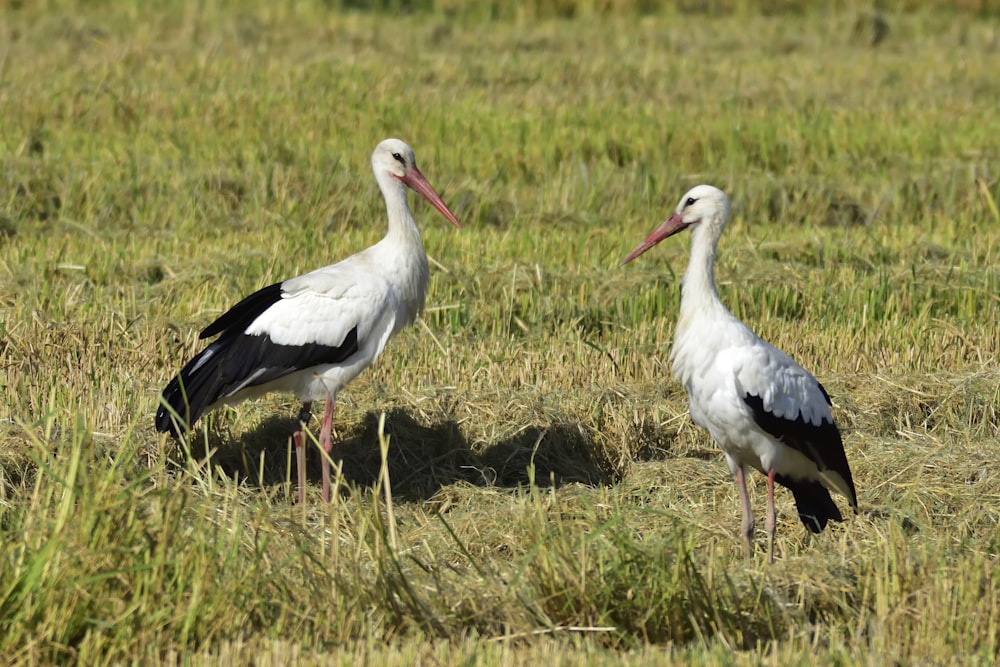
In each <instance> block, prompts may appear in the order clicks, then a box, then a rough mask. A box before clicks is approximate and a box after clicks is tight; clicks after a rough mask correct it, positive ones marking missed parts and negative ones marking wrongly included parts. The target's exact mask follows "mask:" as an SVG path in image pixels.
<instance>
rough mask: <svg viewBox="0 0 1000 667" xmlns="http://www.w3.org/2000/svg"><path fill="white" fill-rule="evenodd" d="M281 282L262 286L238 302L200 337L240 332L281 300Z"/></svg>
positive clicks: (206, 328)
mask: <svg viewBox="0 0 1000 667" xmlns="http://www.w3.org/2000/svg"><path fill="white" fill-rule="evenodd" d="M281 285H282V284H281V283H275V284H273V285H268V286H267V287H262V288H260V289H259V290H257V291H256V292H254V293H253V294H251V295H250V296H248V297H245V298H244V299H243V300H241V301H240V302H239V303H238V304H236V305H235V306H233V307H232V308H230V309H229V310H227V311H226V312H225V313H224V314H223V315H222V316H221V317H219V319H217V320H215V321H214V322H212V323H211V324H209V325H208V326H207V327H205V330H204V331H202V332H201V334H200V335H199V336H198V338H211V337H212V336H214V335H215V334H219V333H222V332H224V331H225V332H228V333H232V334H240V333H243V331H245V330H246V328H247V327H248V326H250V323H251V322H253V321H254V320H255V319H257V318H258V317H260V316H261V314H262V313H263V312H264V311H265V310H267V309H268V308H270V307H271V306H273V305H274V304H276V303H277V302H278V301H281Z"/></svg>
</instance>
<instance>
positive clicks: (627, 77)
mask: <svg viewBox="0 0 1000 667" xmlns="http://www.w3.org/2000/svg"><path fill="white" fill-rule="evenodd" d="M334 4H336V3H334ZM390 4H391V3H390ZM640 4H641V3H627V2H623V3H609V4H608V5H606V4H604V3H589V4H588V3H534V4H531V3H519V4H517V5H516V9H517V12H519V13H514V14H510V15H508V14H505V13H504V12H505V11H507V10H504V11H499V10H497V11H499V13H500V14H501V16H498V17H496V18H489V12H490V9H489V7H487V6H486V5H485V4H474V5H473V4H470V5H469V7H470V9H469V10H468V11H467V12H464V13H463V12H458V13H449V11H448V10H447V8H446V7H443V6H440V5H437V4H435V5H434V6H433V7H429V9H428V8H426V7H424V5H423V4H421V3H415V4H414V5H413V8H414V11H413V12H412V13H410V14H405V15H395V14H394V13H392V12H388V13H384V14H378V13H368V12H363V11H356V10H352V9H350V8H340V7H333V8H330V7H325V6H321V5H320V4H317V3H310V2H292V3H284V4H281V5H269V6H267V7H249V6H247V7H244V6H240V5H229V4H224V3H223V4H214V3H208V4H205V3H201V4H199V3H188V2H179V3H176V4H171V5H169V6H163V7H154V8H149V7H147V6H145V5H140V4H129V3H108V4H107V5H106V6H102V7H101V8H99V9H97V8H90V7H82V6H76V5H70V4H62V3H59V2H53V3H49V5H47V6H45V7H42V6H36V5H31V4H30V3H26V4H25V5H24V6H22V7H20V8H15V7H12V6H6V7H4V8H3V9H0V12H2V18H0V39H2V43H0V176H2V178H0V309H2V311H0V312H2V319H0V401H2V402H0V406H2V407H0V418H2V419H0V662H5V663H9V664H28V663H30V664H39V663H51V662H71V661H76V662H80V663H84V664H92V663H121V662H137V663H144V662H166V663H181V662H183V663H186V664H187V663H199V664H231V663H233V662H250V661H252V662H255V663H260V664H269V663H273V664H287V663H289V662H301V663H304V664H310V663H323V664H329V663H331V662H332V663H335V664H357V663H358V662H360V661H367V662H371V663H375V662H378V663H379V664H414V663H418V664H419V663H423V664H431V663H433V664H438V663H448V664H450V663H462V664H467V663H476V664H479V663H482V664H501V665H505V664H522V663H524V662H537V661H541V660H544V661H546V662H548V663H552V664H558V665H563V664H565V665H571V664H605V663H606V664H612V663H613V664H655V663H671V662H680V661H699V662H709V663H725V664H730V663H732V662H738V663H753V664H757V663H760V662H771V663H777V664H805V663H815V662H825V663H846V662H850V663H859V662H860V663H871V664H885V663H888V662H899V663H907V664H908V663H913V662H928V663H933V664H949V663H969V662H977V661H978V662H982V663H989V662H991V661H993V660H994V659H995V657H996V654H997V650H998V641H1000V598H998V595H1000V588H998V586H997V584H996V583H995V581H994V576H993V572H994V569H995V566H996V559H997V551H998V548H1000V538H998V535H1000V533H998V523H1000V516H998V515H1000V474H998V473H997V472H995V470H994V469H995V468H996V466H995V465H994V464H993V462H994V460H995V458H996V453H997V448H998V446H1000V442H998V437H997V433H998V429H1000V415H998V411H1000V389H998V386H1000V370H998V367H997V364H996V358H997V354H998V352H1000V349H998V348H1000V330H998V321H1000V298H998V296H997V295H998V291H1000V290H998V286H1000V279H998V278H1000V274H998V271H997V264H998V261H997V260H998V254H997V253H998V247H1000V224H998V223H1000V214H998V211H997V201H998V199H1000V185H998V180H997V174H998V172H1000V155H998V153H997V149H996V145H995V144H996V142H995V137H996V136H1000V125H998V123H1000V121H998V119H997V117H996V114H995V113H992V111H993V109H994V107H995V100H996V99H997V93H998V91H997V82H996V76H995V73H996V71H997V70H996V64H997V54H998V52H1000V51H998V42H997V37H996V35H997V32H996V27H995V25H993V23H991V21H990V20H989V19H987V18H983V17H982V16H981V15H979V14H977V13H976V12H975V11H973V12H968V11H957V10H956V11H951V10H949V11H945V12H943V13H935V11H934V10H931V9H923V10H920V11H914V12H908V11H905V10H907V7H906V6H905V3H899V4H897V5H894V6H887V7H885V8H884V10H883V14H882V16H883V17H884V20H886V21H888V24H889V27H890V30H889V32H888V34H887V36H885V37H883V38H882V39H881V41H880V43H878V44H876V45H873V44H872V38H871V37H870V36H868V37H865V35H862V36H861V37H860V38H859V37H858V36H857V35H856V31H855V29H856V24H857V22H858V20H859V17H860V18H862V20H867V18H869V17H870V14H869V13H867V12H866V11H862V10H859V9H855V8H854V6H853V5H852V6H846V5H845V6H843V7H837V8H834V9H831V10H828V11H824V12H819V11H805V10H804V9H803V8H802V7H799V9H802V11H793V9H795V7H796V6H798V5H796V4H795V3H786V6H785V7H784V9H783V10H782V11H780V12H778V13H776V14H769V13H765V12H762V11H760V9H759V7H758V6H757V5H756V4H754V3H721V2H720V3H714V4H713V6H714V7H717V8H719V9H720V11H718V12H711V11H709V12H690V11H689V9H686V8H684V7H681V6H680V5H678V6H676V7H671V8H668V9H665V10H663V11H661V12H651V13H646V12H645V11H644V10H643V7H641V6H640ZM710 4H711V3H710ZM557 5H558V6H557ZM610 5H614V7H615V8H616V11H615V12H611V13H610V14H601V12H603V11H604V8H605V7H606V6H610ZM793 5H794V6H793ZM505 7H508V6H506V5H505ZM509 7H511V8H513V7H515V6H514V5H510V6H509ZM565 8H570V9H572V11H573V12H574V14H575V18H573V19H572V20H565V19H554V18H549V17H552V16H555V15H565V13H566V11H568V10H566V9H565ZM425 9H427V11H424V10H425ZM974 9H975V10H977V11H983V12H989V11H992V10H991V8H990V7H989V6H988V3H983V4H982V5H981V6H979V7H976V8H974ZM723 10H724V11H723ZM510 11H513V9H512V10H510ZM595 14H596V15H599V16H595ZM862 28H864V29H870V28H866V27H865V26H864V25H862ZM389 135H400V136H402V137H403V138H404V139H406V140H408V141H409V142H410V143H411V144H412V145H413V146H414V148H415V149H416V151H417V154H418V157H419V159H420V164H421V168H422V169H423V170H424V172H425V173H427V175H428V176H429V177H431V179H432V181H433V182H434V183H435V185H436V186H437V187H438V188H439V189H440V190H441V191H442V193H443V194H444V196H445V199H446V200H447V201H448V202H449V203H450V204H451V205H452V206H453V208H454V209H455V210H456V212H457V213H458V214H459V217H460V218H461V219H462V221H463V223H464V228H463V230H462V231H461V232H457V233H456V232H455V231H454V230H451V229H447V228H445V226H444V225H439V224H437V221H431V216H430V215H429V211H428V210H427V208H426V207H425V206H423V205H421V204H418V205H417V207H416V212H417V217H418V220H419V221H420V222H421V226H422V228H423V229H424V240H425V245H426V247H427V249H428V251H429V253H430V254H431V256H432V258H433V260H434V267H435V268H434V270H433V276H432V281H431V286H430V290H429V306H430V308H429V309H428V311H427V313H425V316H424V319H423V322H422V323H418V325H416V326H414V327H412V328H410V329H408V330H406V331H404V332H403V333H402V334H401V335H400V336H398V337H397V338H396V339H395V340H393V341H392V343H391V344H390V346H389V348H388V349H387V351H386V354H385V356H384V357H383V359H382V360H381V361H380V362H379V363H378V364H377V365H376V366H375V367H373V368H372V369H370V370H369V372H368V373H366V374H365V375H363V376H362V377H360V378H359V379H358V380H357V381H356V382H355V383H354V384H352V385H351V386H350V387H349V388H348V390H346V391H345V392H344V393H343V394H342V395H341V397H340V408H339V412H338V413H337V418H336V429H337V431H338V433H337V435H338V447H337V450H336V451H337V453H338V454H339V455H342V456H343V461H342V465H341V468H340V478H339V484H340V485H339V487H338V488H339V491H340V492H339V493H338V494H337V497H336V500H335V502H334V503H332V504H331V505H330V506H328V507H327V506H322V505H321V504H320V503H319V502H318V498H319V492H318V489H317V488H314V489H311V490H310V493H309V497H308V502H307V504H306V506H305V507H297V506H295V505H293V504H292V503H291V501H290V495H291V494H290V493H289V472H288V471H289V467H288V462H289V456H290V452H289V448H288V443H287V434H288V431H289V426H290V424H291V420H292V418H293V416H294V406H293V401H292V400H291V399H290V398H289V397H281V396H272V397H268V398H265V399H262V400H260V401H257V402H254V403H249V404H244V405H241V406H239V407H237V408H235V409H226V410H224V411H220V412H219V413H216V414H214V415H212V416H211V417H209V418H208V419H206V420H205V421H204V422H203V423H202V426H201V427H200V428H198V429H196V430H195V431H194V432H193V433H192V436H191V439H190V441H189V442H186V443H183V444H177V443H174V442H172V441H170V440H168V439H165V438H163V437H161V436H158V435H157V434H156V433H155V432H154V430H153V425H152V415H153V412H154V410H155V407H156V398H157V394H158V391H159V390H160V389H161V388H162V386H163V384H164V383H165V382H166V380H167V379H168V378H169V377H170V375H171V374H172V373H173V372H175V371H176V369H177V368H178V366H179V364H180V363H181V362H182V361H183V359H185V358H186V357H187V356H188V355H190V354H191V353H192V352H193V351H194V350H195V348H196V347H197V344H198V342H197V340H196V335H197V332H198V331H199V330H200V329H201V328H202V327H204V325H205V324H207V323H208V322H209V321H210V320H211V319H212V318H213V317H214V316H216V315H217V314H219V313H220V312H221V310H222V309H224V308H226V307H227V306H229V305H231V304H232V303H234V302H235V300H236V299H238V298H239V297H240V296H242V295H244V294H246V293H248V292H249V291H250V290H252V289H255V288H257V287H260V286H262V285H264V284H267V283H269V282H271V281H274V280H278V279H281V278H283V277H287V276H291V275H295V274H297V273H299V272H302V271H305V270H307V269H311V268H315V267H317V266H322V265H324V264H326V263H329V262H330V261H332V260H334V259H336V258H339V257H342V256H345V255H346V254H349V253H351V252H354V251H356V250H358V249H360V248H362V247H364V246H365V245H367V244H370V243H371V242H373V241H374V240H375V239H377V238H378V236H379V235H380V234H381V233H382V231H383V228H384V227H383V226H384V221H383V215H384V214H383V211H382V210H381V208H380V207H381V203H380V201H379V200H378V197H377V193H376V190H375V187H374V185H373V183H372V182H371V176H370V172H369V170H368V163H367V159H368V155H369V153H370V151H371V150H372V148H373V146H374V145H375V143H376V142H377V141H379V140H380V139H382V138H384V137H385V136H389ZM701 181H709V182H713V183H715V184H716V185H719V186H721V187H724V188H725V189H726V190H727V191H728V192H729V193H730V195H731V196H732V198H733V201H734V215H735V218H734V221H733V224H732V225H731V227H730V229H729V231H728V232H727V235H726V236H725V237H724V239H723V241H722V246H721V256H720V260H719V266H718V270H717V273H718V276H719V278H720V280H721V283H722V284H721V291H722V295H723V298H724V300H725V301H726V302H727V303H728V304H730V305H731V307H732V309H733V310H734V312H736V313H737V314H738V315H739V316H740V317H742V318H743V319H745V320H746V321H747V322H748V323H749V324H750V325H751V326H752V327H753V328H754V329H755V330H756V331H757V332H758V333H760V334H761V335H762V336H764V337H765V338H767V339H768V340H770V341H772V342H773V343H775V344H776V345H778V346H779V347H781V348H783V349H785V350H787V351H789V352H790V353H791V354H792V355H793V356H794V357H795V358H796V359H797V360H799V361H800V362H801V363H802V364H803V365H804V366H806V367H807V368H810V369H811V370H813V371H815V373H816V375H817V376H818V377H820V379H821V380H822V381H823V383H824V385H825V386H826V388H827V389H828V390H829V392H830V394H831V395H832V396H833V398H834V402H835V414H836V417H837V419H838V422H839V423H840V424H841V426H842V429H843V430H844V432H845V443H846V448H847V451H848V456H849V458H850V461H851V465H852V468H853V471H854V476H855V480H856V483H857V486H858V490H859V499H860V504H861V508H860V511H859V513H858V514H857V515H856V516H852V517H850V518H849V519H848V520H847V521H846V522H844V523H843V524H838V525H836V526H833V527H831V528H830V529H829V530H827V531H826V532H824V533H823V534H821V535H819V536H817V537H810V536H808V535H806V533H805V532H804V531H803V530H802V528H801V526H800V525H799V524H798V522H797V520H796V518H795V516H794V511H793V508H792V504H791V499H790V498H789V497H787V495H786V494H780V495H779V497H778V500H779V507H778V510H779V519H780V522H781V525H780V526H779V531H778V534H779V544H778V546H779V550H780V562H779V563H777V564H776V565H775V566H774V567H768V566H766V564H765V563H764V561H765V560H766V559H764V558H760V557H758V558H754V559H750V560H748V559H745V558H744V557H743V555H742V551H741V548H742V545H741V543H740V541H739V539H738V538H737V527H738V522H739V512H738V500H737V496H736V490H735V486H734V484H733V483H732V481H731V480H730V479H729V475H728V472H727V469H726V466H725V465H724V463H723V462H722V460H721V457H720V455H719V453H718V452H717V451H716V449H715V448H714V447H713V446H712V444H711V442H710V441H709V439H708V437H707V436H706V434H705V433H703V432H702V431H700V430H699V429H697V428H696V427H694V426H693V425H692V424H691V423H690V420H689V418H688V416H687V413H686V398H685V397H684V395H683V392H682V390H681V388H680V387H679V386H678V385H677V384H676V383H675V382H674V381H673V380H672V379H670V377H669V373H668V369H667V367H666V363H665V361H666V355H667V351H668V346H669V341H670V338H671V335H672V331H673V322H674V317H675V314H676V310H677V302H678V285H677V276H678V275H679V274H680V272H681V271H682V270H683V265H684V262H685V260H686V254H687V244H686V239H682V240H679V241H678V242H677V243H673V244H663V247H662V249H658V252H657V253H656V254H655V256H652V255H651V256H650V259H649V261H644V262H643V263H642V264H641V265H640V264H636V265H635V266H631V267H630V269H629V270H627V271H623V270H619V269H618V268H617V263H618V261H619V260H620V259H621V258H622V257H623V256H624V254H625V253H626V252H627V251H628V250H629V249H630V248H631V247H633V245H634V243H635V242H636V241H637V240H638V239H639V238H641V236H642V235H643V234H644V233H645V232H646V231H648V229H649V228H650V227H651V226H652V225H653V224H654V223H655V222H658V221H659V220H660V219H661V217H662V216H663V215H664V214H665V213H666V211H667V209H668V208H669V207H672V206H673V205H674V203H675V200H676V198H677V196H678V195H679V194H681V193H682V192H683V191H684V190H685V189H686V188H687V187H688V186H690V185H692V184H694V183H696V182H701ZM383 415H384V426H383V427H382V428H381V430H380V427H379V423H380V419H381V418H382V416H383ZM380 445H382V446H386V448H387V449H386V452H387V453H386V455H385V456H384V457H383V454H382V450H381V449H380ZM310 469H311V470H315V469H316V467H315V466H312V467H311V468H310ZM387 479H388V480H391V492H390V489H389V488H387V487H386V485H385V484H386V480H387ZM756 481H757V482H759V480H756ZM762 490H763V487H762V486H761V485H759V484H757V483H755V484H754V485H753V487H752V489H751V493H752V500H753V501H754V504H755V507H757V508H761V507H762V505H763V494H762Z"/></svg>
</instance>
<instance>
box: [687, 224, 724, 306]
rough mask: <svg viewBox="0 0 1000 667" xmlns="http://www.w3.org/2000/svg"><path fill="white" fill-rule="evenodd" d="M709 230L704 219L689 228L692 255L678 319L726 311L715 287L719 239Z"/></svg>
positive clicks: (710, 228) (710, 227) (709, 227)
mask: <svg viewBox="0 0 1000 667" xmlns="http://www.w3.org/2000/svg"><path fill="white" fill-rule="evenodd" d="M712 229H713V227H712V226H710V225H709V222H708V221H705V222H703V223H701V224H699V225H698V226H696V227H695V228H694V229H693V230H692V233H691V257H690V259H689V260H688V266H687V270H686V271H685V272H684V279H683V281H682V283H681V322H684V321H687V320H689V319H690V318H691V317H693V316H694V315H695V312H696V311H706V310H707V311H709V314H711V313H713V311H717V310H719V309H721V310H723V311H725V312H727V313H728V312H729V311H728V310H727V309H726V307H725V306H724V305H723V303H722V301H721V300H720V299H719V293H718V291H717V290H716V288H715V251H716V248H717V247H718V244H719V238H718V236H717V235H713V234H712Z"/></svg>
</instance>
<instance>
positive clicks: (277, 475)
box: [191, 408, 614, 500]
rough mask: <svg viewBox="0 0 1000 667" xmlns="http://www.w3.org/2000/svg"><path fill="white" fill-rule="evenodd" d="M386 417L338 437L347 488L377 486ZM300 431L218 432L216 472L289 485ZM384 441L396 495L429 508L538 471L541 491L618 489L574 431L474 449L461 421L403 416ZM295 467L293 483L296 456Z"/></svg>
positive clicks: (522, 435)
mask: <svg viewBox="0 0 1000 667" xmlns="http://www.w3.org/2000/svg"><path fill="white" fill-rule="evenodd" d="M379 415H380V413H378V412H369V413H367V414H366V415H365V416H364V418H363V419H362V421H361V423H359V424H357V425H355V426H354V427H352V428H349V429H348V430H347V431H346V432H343V433H342V434H340V437H338V434H337V433H334V444H333V452H332V454H333V458H334V460H335V461H337V460H340V461H341V462H342V465H343V468H342V470H343V477H344V481H345V482H347V483H348V484H353V485H357V486H372V485H373V484H374V483H375V481H376V480H377V478H378V474H379V469H380V467H381V462H382V461H381V453H380V451H379V437H378V422H379ZM312 426H313V427H316V426H317V422H316V421H314V422H313V424H312ZM293 429H294V422H293V420H292V419H287V418H279V417H271V418H269V419H267V420H265V421H264V422H262V423H261V424H260V426H258V427H257V428H256V429H254V430H253V431H249V432H247V433H245V434H243V435H241V436H239V437H232V436H230V435H229V434H228V433H227V432H226V431H225V430H224V429H213V430H212V431H210V432H209V435H208V444H209V446H210V447H214V448H215V451H214V452H213V453H212V465H213V466H214V467H215V468H216V469H218V470H219V471H220V472H222V473H223V474H225V475H226V476H227V477H229V478H230V479H233V478H235V479H238V480H240V481H241V482H244V483H247V484H250V485H258V484H261V483H262V484H263V485H264V486H270V485H274V484H281V483H284V482H285V481H286V480H287V479H288V473H289V470H288V464H289V456H290V452H289V440H290V435H291V433H292V430H293ZM385 433H386V435H387V436H388V437H389V443H390V444H389V453H388V457H387V464H388V468H389V478H390V479H391V480H392V491H393V495H394V496H395V497H397V498H401V499H408V500H425V499H428V498H430V497H432V496H433V495H434V494H435V493H437V492H438V491H439V490H440V489H441V488H444V487H447V486H450V485H452V484H455V483H456V482H466V483H469V484H473V485H476V486H493V487H505V488H514V487H517V486H518V485H526V484H528V482H529V467H530V466H531V465H532V464H534V480H535V484H536V485H538V486H542V487H548V486H553V485H555V486H561V485H564V484H569V483H582V484H588V485H605V484H610V483H612V482H613V481H614V474H613V472H612V470H613V468H612V466H611V465H610V463H609V462H607V461H603V460H602V459H601V457H600V456H599V454H598V447H597V446H596V445H595V443H594V442H593V439H592V438H591V437H590V436H589V435H588V434H587V431H586V429H585V428H583V427H582V426H581V425H579V424H575V423H569V422H566V423H556V424H551V425H535V424H529V425H526V426H524V427H523V428H521V429H520V430H518V432H517V433H516V434H514V435H513V436H511V437H509V438H506V439H503V440H500V441H497V442H495V443H486V444H478V445H476V447H475V449H474V448H473V447H472V446H470V443H469V442H468V441H467V440H466V438H465V436H464V435H463V434H462V432H461V429H459V427H458V424H457V422H455V421H454V420H451V419H447V420H442V421H439V422H436V423H433V424H430V425H425V424H422V423H420V422H419V421H417V420H416V419H414V418H413V416H412V415H411V414H410V413H409V412H408V411H407V410H404V409H402V408H396V409H393V410H390V411H388V412H387V413H386V416H385ZM204 441H205V438H204V436H203V435H202V434H197V435H195V437H193V438H192V439H191V444H192V456H194V457H195V458H197V459H199V460H200V459H203V458H204V457H205V456H206V453H207V452H206V450H205V446H204ZM262 455H263V458H262ZM262 460H263V466H262V465H261V462H262ZM291 465H292V466H293V468H292V474H293V479H292V481H293V482H294V455H292V461H291ZM306 475H307V478H308V480H309V482H310V483H318V482H319V481H320V458H319V451H318V450H317V448H316V446H315V445H312V446H311V447H310V451H309V456H308V458H307V463H306Z"/></svg>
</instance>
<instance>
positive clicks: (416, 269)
mask: <svg viewBox="0 0 1000 667" xmlns="http://www.w3.org/2000/svg"><path fill="white" fill-rule="evenodd" d="M376 179H377V180H378V184H379V188H380V189H381V190H382V196H383V197H384V198H385V208H386V213H387V214H388V217H389V230H388V232H387V233H386V235H385V237H384V238H383V239H382V240H381V241H379V242H378V243H377V244H375V246H374V247H373V250H374V252H375V253H376V254H377V255H378V260H377V261H378V262H379V264H381V265H382V266H381V269H382V271H383V275H384V276H385V277H386V278H387V279H388V280H389V281H390V282H392V284H393V285H394V286H395V287H396V289H397V290H398V291H399V295H400V296H401V297H402V300H403V303H404V304H405V305H406V310H407V312H406V313H405V317H404V318H403V320H404V321H401V322H398V323H397V329H398V328H401V327H402V326H403V325H404V324H408V323H410V322H412V321H413V319H414V318H416V316H417V314H418V313H419V312H420V311H421V310H423V307H424V296H425V294H426V291H427V280H428V278H429V275H430V270H429V267H428V265H427V254H426V253H425V252H424V244H423V241H422V240H421V238H420V230H419V229H418V228H417V223H416V221H415V220H414V219H413V213H412V212H411V211H410V206H409V204H408V203H407V201H406V186H405V185H404V184H403V183H402V182H401V181H399V180H398V179H396V178H393V177H392V176H390V175H389V174H387V173H384V172H383V173H379V174H377V175H376Z"/></svg>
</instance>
